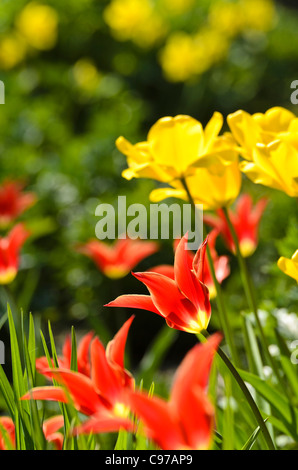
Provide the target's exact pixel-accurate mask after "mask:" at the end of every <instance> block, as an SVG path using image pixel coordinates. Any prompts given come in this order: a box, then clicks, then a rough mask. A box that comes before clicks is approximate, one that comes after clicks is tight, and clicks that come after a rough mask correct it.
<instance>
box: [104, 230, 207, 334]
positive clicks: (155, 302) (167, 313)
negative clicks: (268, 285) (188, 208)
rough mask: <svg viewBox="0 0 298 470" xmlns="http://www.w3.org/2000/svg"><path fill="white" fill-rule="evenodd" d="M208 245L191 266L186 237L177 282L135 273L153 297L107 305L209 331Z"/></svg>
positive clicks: (125, 298) (177, 265)
mask: <svg viewBox="0 0 298 470" xmlns="http://www.w3.org/2000/svg"><path fill="white" fill-rule="evenodd" d="M206 243H207V240H205V242H204V243H202V245H201V246H200V248H199V249H198V251H197V253H196V255H195V257H194V259H193V261H192V263H191V264H190V257H189V253H188V251H187V236H184V237H183V238H182V239H181V241H180V243H179V245H178V246H177V249H176V253H175V263H174V274H175V279H171V278H170V277H167V276H165V275H163V274H160V273H156V272H143V273H133V275H134V276H135V277H136V278H137V279H138V280H139V281H141V282H143V284H145V286H146V287H147V288H148V290H149V293H150V295H122V296H120V297H118V298H117V299H115V300H114V301H112V302H110V303H109V304H107V306H108V307H128V308H139V309H144V310H149V311H151V312H154V313H157V314H158V315H160V316H162V317H163V318H164V319H165V320H166V322H167V324H168V325H169V326H170V327H171V328H175V329H178V330H183V331H186V332H189V333H199V332H200V331H202V330H206V328H207V326H208V324H209V320H210V316H211V306H210V300H209V292H208V288H207V287H206V285H205V284H204V279H203V274H204V261H205V252H206Z"/></svg>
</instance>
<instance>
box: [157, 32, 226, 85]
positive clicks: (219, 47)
mask: <svg viewBox="0 0 298 470" xmlns="http://www.w3.org/2000/svg"><path fill="white" fill-rule="evenodd" d="M227 50H228V42H227V40H226V38H225V37H223V36H222V34H219V33H218V32H217V31H215V30H214V31H212V30H210V31H208V30H202V31H200V32H199V33H197V34H195V35H191V34H187V33H184V32H176V33H173V34H172V35H171V36H169V38H168V40H167V42H166V44H165V46H164V48H163V49H162V50H161V52H160V63H161V66H162V69H163V71H164V74H165V76H166V78H167V79H168V80H169V81H172V82H179V81H186V80H188V79H192V78H193V77H196V76H198V75H200V74H202V73H204V72H205V71H206V70H208V69H209V68H210V67H211V66H212V65H213V64H214V63H215V62H217V61H218V60H220V59H221V58H223V57H224V56H225V54H226V52H227ZM206 51H208V53H206Z"/></svg>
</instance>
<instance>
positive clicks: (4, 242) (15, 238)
mask: <svg viewBox="0 0 298 470" xmlns="http://www.w3.org/2000/svg"><path fill="white" fill-rule="evenodd" d="M29 235H30V232H29V231H28V230H27V229H26V228H25V226H24V224H22V223H20V224H18V225H16V226H15V227H14V228H13V229H12V230H11V231H10V232H9V234H8V235H7V236H6V237H3V238H0V284H9V283H11V282H12V281H13V280H14V278H15V277H16V275H17V272H18V268H19V251H20V249H21V247H22V245H23V244H24V243H25V241H26V240H27V238H28V237H29Z"/></svg>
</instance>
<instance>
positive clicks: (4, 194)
mask: <svg viewBox="0 0 298 470" xmlns="http://www.w3.org/2000/svg"><path fill="white" fill-rule="evenodd" d="M22 189H23V186H22V184H20V183H18V182H15V181H7V182H5V183H3V184H2V186H1V187H0V227H6V226H7V225H9V224H10V223H11V222H13V220H14V219H16V218H17V217H18V216H19V215H20V214H22V213H23V212H24V211H25V210H26V209H28V208H29V207H31V206H32V205H33V204H34V203H35V201H36V197H35V195H34V194H33V193H30V192H27V193H24V192H22Z"/></svg>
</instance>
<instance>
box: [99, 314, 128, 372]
mask: <svg viewBox="0 0 298 470" xmlns="http://www.w3.org/2000/svg"><path fill="white" fill-rule="evenodd" d="M133 319H134V315H132V316H131V317H130V318H129V319H128V320H127V321H126V322H125V323H124V325H122V327H121V328H120V330H119V331H118V333H117V334H116V335H115V336H114V338H113V339H112V341H110V342H109V343H108V345H107V350H106V356H107V359H108V361H110V362H112V363H116V364H117V365H118V366H120V367H121V369H124V353H125V344H126V340H127V335H128V331H129V328H130V326H131V324H132V321H133Z"/></svg>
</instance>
